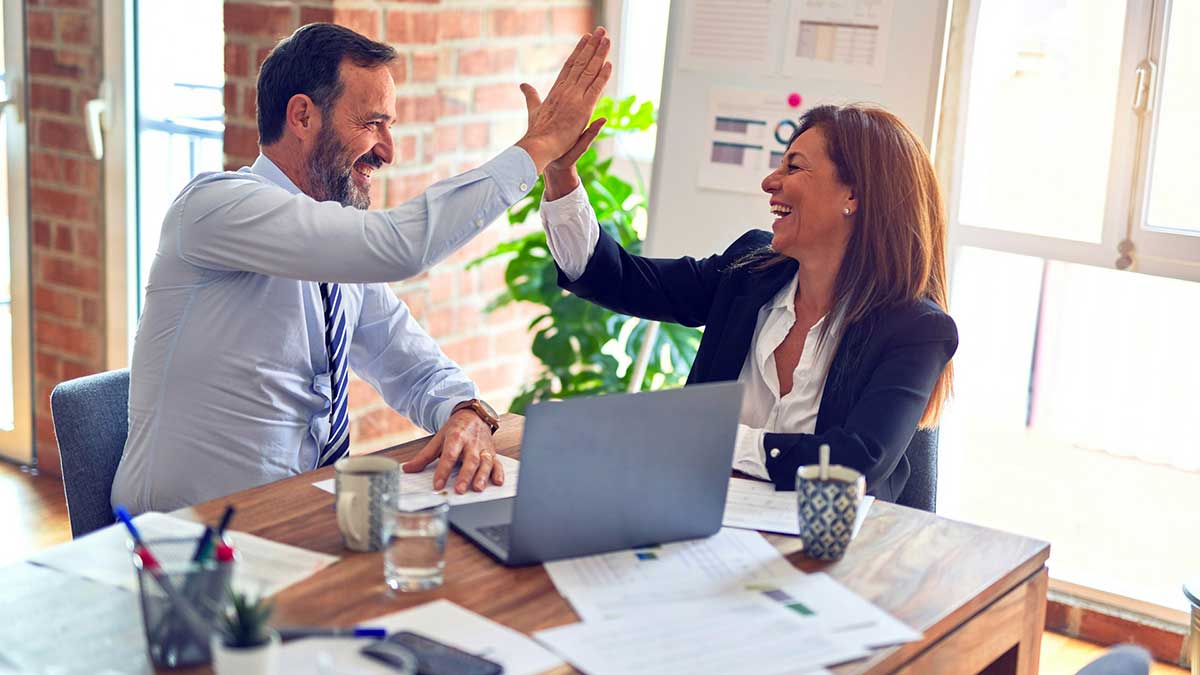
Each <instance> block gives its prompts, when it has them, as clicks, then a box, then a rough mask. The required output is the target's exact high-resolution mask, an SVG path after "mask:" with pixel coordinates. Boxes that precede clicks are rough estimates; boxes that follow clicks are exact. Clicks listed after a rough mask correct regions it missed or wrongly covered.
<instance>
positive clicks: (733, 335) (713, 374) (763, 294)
mask: <svg viewBox="0 0 1200 675" xmlns="http://www.w3.org/2000/svg"><path fill="white" fill-rule="evenodd" d="M795 274H796V264H795V263H794V262H790V261H789V262H787V263H783V264H780V265H776V266H774V267H772V268H770V269H768V270H765V271H763V272H758V273H751V274H746V275H744V276H742V278H741V288H740V289H738V291H739V292H738V293H737V294H736V295H734V296H733V297H732V298H731V299H730V302H729V306H728V312H727V314H726V316H725V321H724V322H722V323H721V325H720V326H713V325H709V326H708V327H706V328H705V331H711V330H713V329H719V330H720V333H719V335H715V336H713V338H714V344H716V345H717V347H716V350H715V352H714V353H713V354H712V367H711V369H710V370H708V372H706V373H704V374H703V375H704V377H703V380H700V381H704V382H721V381H727V380H736V379H737V378H738V375H740V374H741V372H742V365H743V364H744V363H745V362H746V353H747V352H749V351H750V344H751V342H752V341H753V338H754V328H755V326H757V324H758V310H759V309H761V308H762V306H763V305H765V304H767V302H769V301H770V300H771V298H774V297H775V294H776V293H778V292H779V289H781V288H783V287H784V285H785V284H787V283H788V282H789V281H791V278H792V276H793V275H795Z"/></svg>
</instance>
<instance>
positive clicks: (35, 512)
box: [0, 462, 1187, 675]
mask: <svg viewBox="0 0 1200 675" xmlns="http://www.w3.org/2000/svg"><path fill="white" fill-rule="evenodd" d="M0 514H4V515H3V519H0V541H4V542H6V544H7V546H5V547H2V548H0V566H3V565H6V564H9V563H12V562H16V561H18V560H21V559H22V558H24V557H25V556H26V555H28V554H30V553H32V552H34V551H37V550H40V549H43V548H46V547H48V546H53V545H55V544H57V543H60V542H64V541H67V540H69V539H70V538H71V524H70V521H69V520H68V519H67V507H66V500H65V499H64V498H63V491H62V480H61V479H60V478H58V477H57V476H45V475H42V476H32V475H30V474H29V473H28V472H26V471H24V470H22V469H20V468H18V467H16V466H14V465H12V464H8V463H6V462H0ZM1103 653H1104V648H1103V647H1100V646H1097V645H1094V644H1091V643H1089V642H1083V641H1081V640H1074V639H1071V638H1068V637H1065V636H1062V635H1057V634H1055V633H1046V634H1045V636H1044V637H1043V638H1042V657H1041V669H1040V672H1041V673H1043V674H1044V675H1073V674H1074V673H1076V672H1077V671H1078V670H1079V669H1080V668H1082V667H1083V666H1084V665H1086V664H1087V663H1088V662H1090V661H1091V660H1092V659H1094V658H1096V657H1097V656H1099V655H1100V654H1103ZM1150 672H1151V675H1187V671H1186V670H1184V669H1182V668H1176V667H1172V666H1169V665H1165V664H1155V666H1154V668H1152V669H1151V671H1150Z"/></svg>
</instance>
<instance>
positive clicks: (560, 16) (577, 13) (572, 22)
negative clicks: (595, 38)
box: [550, 7, 592, 35]
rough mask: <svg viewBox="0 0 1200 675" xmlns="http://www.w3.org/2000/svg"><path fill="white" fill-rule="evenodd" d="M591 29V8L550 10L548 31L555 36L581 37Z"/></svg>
mask: <svg viewBox="0 0 1200 675" xmlns="http://www.w3.org/2000/svg"><path fill="white" fill-rule="evenodd" d="M591 29H592V8H591V7H553V8H551V9H550V31H551V32H552V33H554V34H555V35H582V34H584V33H587V32H588V31H590V30H591Z"/></svg>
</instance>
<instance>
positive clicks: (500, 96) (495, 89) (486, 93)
mask: <svg viewBox="0 0 1200 675" xmlns="http://www.w3.org/2000/svg"><path fill="white" fill-rule="evenodd" d="M524 109H525V96H524V95H523V94H522V93H521V90H520V89H519V88H518V87H517V85H515V84H511V83H505V84H481V85H479V86H478V87H475V112H478V113H484V112H497V111H503V110H524Z"/></svg>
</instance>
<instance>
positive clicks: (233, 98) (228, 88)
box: [225, 81, 238, 118]
mask: <svg viewBox="0 0 1200 675" xmlns="http://www.w3.org/2000/svg"><path fill="white" fill-rule="evenodd" d="M237 101H238V86H237V85H236V84H234V83H232V82H229V81H226V82H225V117H226V118H230V117H233V116H235V115H237V114H238V113H237V111H238V104H237Z"/></svg>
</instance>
